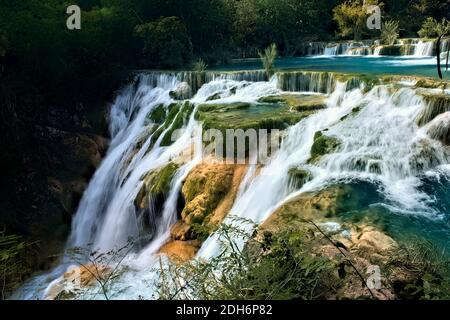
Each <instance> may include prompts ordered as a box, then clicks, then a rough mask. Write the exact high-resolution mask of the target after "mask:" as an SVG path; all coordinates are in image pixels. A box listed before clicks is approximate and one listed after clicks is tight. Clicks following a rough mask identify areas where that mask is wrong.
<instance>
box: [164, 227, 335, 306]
mask: <svg viewBox="0 0 450 320" xmlns="http://www.w3.org/2000/svg"><path fill="white" fill-rule="evenodd" d="M233 221H234V222H233V223H232V224H230V225H222V226H221V227H220V228H219V229H218V231H217V233H218V235H219V239H220V241H221V250H220V253H219V255H218V256H216V257H214V258H212V259H211V260H209V261H192V262H188V263H185V264H182V265H176V264H173V263H170V262H168V263H166V264H164V265H163V263H162V262H161V265H160V269H159V270H158V272H159V275H160V277H159V280H158V281H157V282H156V286H157V288H158V291H157V297H158V298H159V299H167V300H173V299H206V300H217V299H219V300H221V299H224V300H233V299H237V300H255V299H256V300H285V299H286V300H293V299H302V300H309V299H320V298H324V297H325V295H326V294H327V293H328V292H329V291H330V290H332V287H333V285H334V283H335V281H336V279H335V276H334V275H333V273H332V272H331V270H332V264H331V263H330V261H329V260H328V259H326V258H322V257H318V256H315V255H313V254H312V250H311V245H308V244H307V243H308V241H307V239H308V238H309V237H310V235H309V234H310V233H309V231H308V230H307V229H304V230H296V231H292V230H291V231H292V232H289V231H286V232H282V233H280V234H276V235H274V234H271V233H268V232H266V233H265V234H264V235H263V237H262V240H261V241H257V240H255V239H254V238H253V237H252V236H253V231H254V228H255V226H254V225H253V224H252V222H251V221H247V220H244V219H239V218H235V219H234V220H233ZM235 225H240V227H236V226H235ZM243 226H247V227H248V228H246V229H247V230H248V231H245V230H244V227H243ZM236 239H240V240H242V241H245V242H247V241H249V242H248V243H247V245H246V246H245V247H244V248H243V249H241V248H240V246H239V245H238V243H237V242H236Z"/></svg>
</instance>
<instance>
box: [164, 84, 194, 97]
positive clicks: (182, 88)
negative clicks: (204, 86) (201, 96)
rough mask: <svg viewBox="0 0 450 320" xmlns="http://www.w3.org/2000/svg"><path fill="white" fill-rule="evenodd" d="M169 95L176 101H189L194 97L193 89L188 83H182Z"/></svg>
mask: <svg viewBox="0 0 450 320" xmlns="http://www.w3.org/2000/svg"><path fill="white" fill-rule="evenodd" d="M169 95H170V97H171V98H172V99H174V100H185V99H189V98H190V97H191V96H192V89H191V87H190V86H189V84H188V83H187V82H181V83H180V84H178V86H177V87H176V88H175V90H173V91H171V92H170V93H169Z"/></svg>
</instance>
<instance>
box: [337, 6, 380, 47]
mask: <svg viewBox="0 0 450 320" xmlns="http://www.w3.org/2000/svg"><path fill="white" fill-rule="evenodd" d="M370 5H378V6H380V7H381V6H383V4H382V3H379V2H378V0H367V1H362V0H349V1H346V2H344V3H342V4H340V5H338V6H337V7H336V8H334V9H333V19H334V20H335V21H336V22H337V24H338V26H339V33H338V34H339V35H340V36H342V37H348V36H350V35H353V39H354V40H361V39H362V35H363V32H364V28H365V26H366V21H367V20H366V18H367V9H368V7H369V6H370Z"/></svg>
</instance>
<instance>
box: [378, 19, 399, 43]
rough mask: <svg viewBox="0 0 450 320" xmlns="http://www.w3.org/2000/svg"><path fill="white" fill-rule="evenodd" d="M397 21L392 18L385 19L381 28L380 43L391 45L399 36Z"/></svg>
mask: <svg viewBox="0 0 450 320" xmlns="http://www.w3.org/2000/svg"><path fill="white" fill-rule="evenodd" d="M398 28H399V22H398V21H394V20H389V21H386V22H385V23H384V24H383V26H382V29H381V43H382V44H387V45H390V46H392V45H393V44H395V42H396V41H397V39H398V36H399V29H398Z"/></svg>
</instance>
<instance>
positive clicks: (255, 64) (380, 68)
mask: <svg viewBox="0 0 450 320" xmlns="http://www.w3.org/2000/svg"><path fill="white" fill-rule="evenodd" d="M436 60H437V58H436V57H424V58H417V57H412V56H403V57H387V56H311V57H300V58H281V59H278V60H276V62H275V67H276V68H277V69H286V70H288V69H303V70H311V71H335V72H344V73H345V72H351V73H367V74H380V75H382V74H396V75H417V76H427V77H438V75H437V68H436ZM444 65H445V61H442V73H443V75H444V77H445V78H446V79H450V70H449V71H448V72H446V70H445V66H444ZM261 68H262V65H261V61H260V60H259V59H245V60H235V61H234V62H233V63H231V64H229V65H224V66H218V67H215V68H214V70H217V71H239V70H255V69H261Z"/></svg>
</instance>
